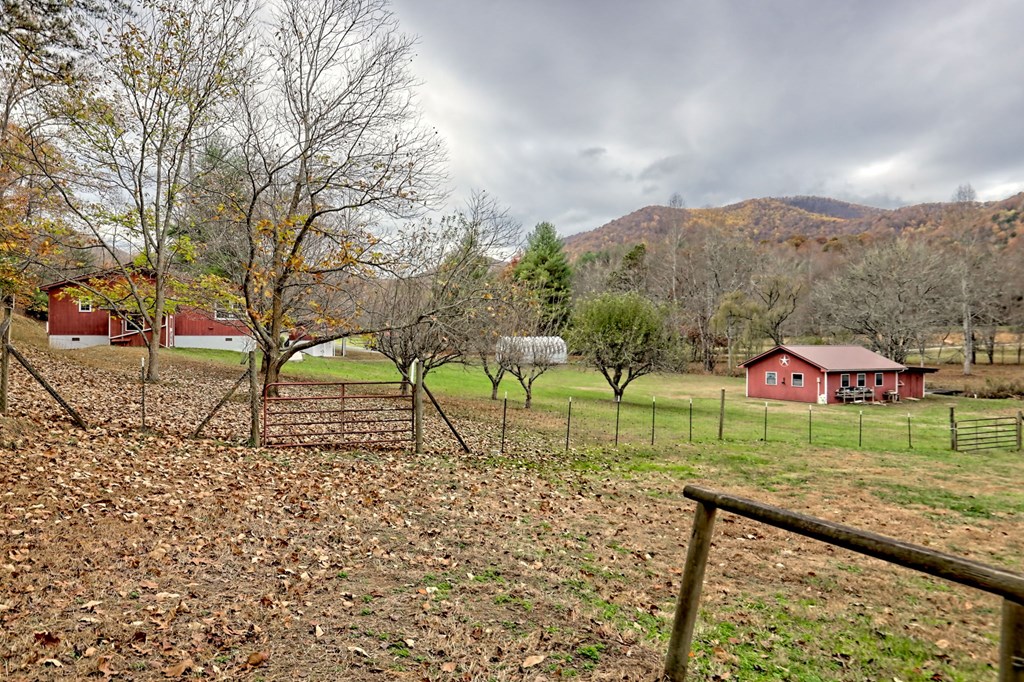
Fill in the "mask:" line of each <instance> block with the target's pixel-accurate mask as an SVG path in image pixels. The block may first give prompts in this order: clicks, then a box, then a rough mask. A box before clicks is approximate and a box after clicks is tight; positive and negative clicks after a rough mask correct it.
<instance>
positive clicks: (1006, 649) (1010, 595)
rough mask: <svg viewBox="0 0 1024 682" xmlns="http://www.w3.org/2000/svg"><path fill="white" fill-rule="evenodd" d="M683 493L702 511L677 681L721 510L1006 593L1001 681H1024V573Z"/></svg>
mask: <svg viewBox="0 0 1024 682" xmlns="http://www.w3.org/2000/svg"><path fill="white" fill-rule="evenodd" d="M683 496H684V497H687V498H689V499H691V500H694V501H695V502H696V503H697V511H696V513H695V515H694V517H693V529H692V531H691V534H690V543H689V545H688V548H687V551H686V565H685V568H684V569H683V580H682V585H681V587H680V590H679V600H678V601H677V602H676V610H675V618H674V621H673V625H672V638H671V640H670V641H669V648H668V656H667V657H666V660H665V678H666V679H668V680H670V681H671V682H683V681H684V680H685V679H686V670H687V664H688V663H689V658H690V644H691V641H692V639H693V630H694V625H695V624H696V621H697V610H698V608H699V606H700V594H701V590H702V588H703V585H704V569H705V567H706V566H707V560H708V554H709V553H710V551H711V539H712V534H713V533H714V526H715V514H716V512H717V511H718V510H719V509H722V510H724V511H728V512H732V513H733V514H738V515H740V516H744V517H746V518H748V519H753V520H754V521H758V522H760V523H766V524H768V525H770V526H775V527H776V528H781V529H782V530H786V531H789V532H792V533H798V534H800V535H804V536H806V537H809V538H813V539H815V540H820V541H822V542H826V543H828V544H830V545H835V546H836V547H842V548H844V549H848V550H852V551H854V552H858V553H860V554H865V555H867V556H871V557H874V558H876V559H881V560H882V561H887V562H889V563H892V564H896V565H898V566H903V567H905V568H910V569H913V570H915V571H920V572H922V573H927V574H929V575H933V576H936V577H938V578H944V579H946V580H951V581H953V582H956V583H960V584H961V585H966V586H968V587H973V588H975V589H979V590H983V591H985V592H988V593H989V594H994V595H997V596H1000V597H1002V598H1003V609H1002V630H1001V633H1000V646H999V682H1024V575H1020V574H1017V573H1011V572H1010V571H1004V570H1002V569H999V568H995V567H992V566H988V565H986V564H982V563H980V562H977V561H971V560H969V559H964V558H963V557H958V556H953V555H951V554H944V553H942V552H936V551H935V550H932V549H929V548H927V547H920V546H918V545H912V544H910V543H907V542H901V541H899V540H895V539H893V538H888V537H885V536H884V535H878V534H876V533H869V532H867V531H863V530H860V529H857V528H852V527H850V526H844V525H841V524H838V523H834V522H832V521H826V520H823V519H817V518H814V517H812V516H807V515H805V514H798V513H797V512H793V511H790V510H788V509H781V508H779V507H773V506H771V505H767V504H764V503H761V502H756V501H754V500H748V499H745V498H742V497H737V496H735V495H728V494H725V493H720V492H716V491H714V490H710V489H708V488H704V487H701V486H695V485H688V486H686V487H685V488H684V489H683Z"/></svg>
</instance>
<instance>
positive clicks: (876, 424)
mask: <svg viewBox="0 0 1024 682" xmlns="http://www.w3.org/2000/svg"><path fill="white" fill-rule="evenodd" d="M171 352H173V353H179V354H187V355H188V356H190V357H201V358H206V359H210V360H216V361H219V362H235V363H237V362H238V359H237V358H238V356H237V354H235V353H230V352H226V351H199V350H189V351H184V350H175V351H171ZM283 375H284V376H285V377H286V378H287V377H292V378H301V379H311V380H325V381H341V380H348V381H397V380H398V379H399V378H400V376H399V374H398V372H397V371H396V370H395V368H394V367H393V365H392V364H391V363H390V362H388V361H387V360H384V359H381V358H378V357H374V356H368V355H367V354H365V353H362V354H359V356H358V357H357V358H314V357H308V356H307V357H306V358H305V359H304V360H303V361H302V362H301V363H292V364H289V365H288V366H287V367H286V368H285V372H284V373H283ZM426 381H427V385H428V386H429V387H430V389H431V391H432V392H433V393H434V394H435V395H438V396H444V397H445V398H447V399H449V400H452V399H454V400H455V401H456V406H455V409H456V410H458V408H460V407H461V408H469V406H470V405H471V406H472V407H471V408H470V409H471V411H472V412H473V413H474V414H476V415H477V416H478V417H479V418H481V419H482V420H483V421H485V422H489V423H491V424H492V425H493V426H494V427H495V428H497V429H500V426H501V419H502V407H503V405H502V404H501V403H502V401H501V400H499V401H497V402H495V401H490V400H488V398H489V396H490V388H491V387H490V383H489V382H488V380H487V378H486V377H485V376H484V374H483V372H482V371H480V370H479V369H478V368H475V367H466V366H462V365H448V366H445V367H441V368H438V369H436V370H434V371H432V372H431V373H429V374H428V375H427V379H426ZM723 390H724V391H725V414H724V423H723V424H722V439H723V440H724V441H729V442H741V443H769V444H771V443H776V444H779V443H782V444H786V445H790V446H800V445H811V446H818V447H838V448H853V449H857V450H865V451H873V452H908V453H909V452H916V453H948V452H949V451H950V449H951V445H950V443H951V438H950V435H951V434H950V409H951V408H955V414H956V418H957V419H971V418H979V417H994V416H1011V417H1012V416H1014V415H1016V413H1017V411H1018V410H1019V409H1020V408H1021V403H1020V401H1017V400H980V399H971V398H950V397H941V396H929V397H927V398H926V399H924V400H921V401H905V402H902V403H899V404H850V405H827V406H823V405H814V406H808V405H806V404H802V403H789V402H783V401H767V402H766V401H764V400H758V399H747V398H745V397H744V382H743V379H742V378H735V377H725V376H708V375H691V374H683V375H680V374H672V375H660V374H659V375H649V376H645V377H641V378H640V379H638V380H636V381H635V382H633V383H632V384H631V385H630V386H629V388H628V389H627V390H626V393H625V397H624V399H623V402H622V404H621V405H620V406H618V405H616V404H615V403H614V402H613V400H612V392H611V389H610V388H609V387H608V385H607V383H606V382H605V381H604V379H603V377H601V375H600V374H599V373H597V372H596V371H593V370H587V369H583V368H579V367H573V366H566V367H559V368H555V369H552V370H550V371H549V372H547V373H546V374H544V375H543V376H541V377H540V378H539V379H537V381H536V383H535V384H534V398H533V408H532V410H531V411H526V410H523V409H522V402H523V399H524V392H523V390H522V388H521V387H520V386H519V384H518V382H516V381H515V379H514V378H512V377H506V378H505V380H504V381H503V382H502V385H501V388H500V391H499V395H500V397H501V398H504V397H505V396H506V395H507V396H508V411H507V419H508V427H509V428H512V429H520V428H527V426H528V427H529V428H531V429H540V430H542V431H543V430H546V431H547V432H548V433H549V434H551V435H552V436H554V435H555V434H560V435H561V437H562V440H563V441H564V437H565V432H566V427H567V426H568V427H569V441H570V446H581V447H583V446H591V445H613V444H615V442H616V421H617V420H618V444H619V445H620V446H626V445H632V446H644V445H646V446H649V445H650V444H651V431H652V426H653V430H654V441H655V444H656V445H657V444H672V443H676V444H678V443H686V442H697V443H706V442H709V441H714V440H718V435H719V418H720V410H721V395H722V391H723ZM570 399H571V400H572V415H571V423H570V424H568V425H567V419H568V418H569V416H570V415H569V401H570Z"/></svg>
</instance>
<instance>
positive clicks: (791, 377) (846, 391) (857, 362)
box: [740, 345, 937, 404]
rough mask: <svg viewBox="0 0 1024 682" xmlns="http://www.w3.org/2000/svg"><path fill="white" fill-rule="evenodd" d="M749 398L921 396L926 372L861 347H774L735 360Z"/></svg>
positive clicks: (885, 398)
mask: <svg viewBox="0 0 1024 682" xmlns="http://www.w3.org/2000/svg"><path fill="white" fill-rule="evenodd" d="M740 367H743V368H744V369H745V370H746V379H747V381H746V395H747V397H748V398H767V399H769V400H793V401H796V402H802V403H818V404H827V403H845V402H864V401H867V402H876V401H892V402H895V401H897V400H899V399H900V398H922V397H924V389H925V381H924V377H925V375H926V374H928V373H931V372H935V371H937V370H935V369H931V368H927V367H907V366H905V365H901V364H900V363H898V362H894V361H892V360H890V359H889V358H887V357H885V356H883V355H879V354H878V353H875V352H874V351H871V350H868V349H867V348H864V347H862V346H784V345H783V346H776V347H774V348H772V349H771V350H769V351H766V352H764V353H761V354H760V355H756V356H754V357H752V358H750V359H749V360H747V361H746V362H743V363H741V364H740Z"/></svg>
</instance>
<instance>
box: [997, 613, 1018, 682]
mask: <svg viewBox="0 0 1024 682" xmlns="http://www.w3.org/2000/svg"><path fill="white" fill-rule="evenodd" d="M999 682H1024V606H1022V605H1021V604H1018V603H1017V602H1015V601H1011V600H1010V599H1004V600H1003V625H1002V632H1001V633H1000V636H999Z"/></svg>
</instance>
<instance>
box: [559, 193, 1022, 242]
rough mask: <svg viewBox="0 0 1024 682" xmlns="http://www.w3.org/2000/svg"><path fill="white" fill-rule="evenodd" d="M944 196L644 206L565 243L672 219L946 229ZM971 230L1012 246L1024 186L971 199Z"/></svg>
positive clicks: (619, 237)
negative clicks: (905, 202) (998, 197)
mask: <svg viewBox="0 0 1024 682" xmlns="http://www.w3.org/2000/svg"><path fill="white" fill-rule="evenodd" d="M948 206H949V204H947V203H931V204H918V205H914V206H905V207H902V208H897V209H891V210H887V209H880V208H873V207H869V206H860V205H857V204H850V203H847V202H842V201H837V200H835V199H828V198H825V197H784V198H765V199H749V200H747V201H741V202H739V203H736V204H731V205H729V206H723V207H720V208H690V209H687V208H671V207H668V206H647V207H644V208H641V209H639V210H637V211H634V212H632V213H630V214H629V215H626V216H623V217H621V218H617V219H616V220H613V221H611V222H609V223H606V224H605V225H602V226H601V227H598V228H596V229H594V230H591V231H589V232H582V233H579V234H575V235H571V236H569V237H567V238H566V240H565V250H566V253H568V254H569V255H570V256H571V257H573V258H575V257H578V256H580V255H582V254H584V253H587V252H601V251H612V252H616V251H618V250H621V249H623V248H628V247H629V246H630V245H632V244H636V243H638V242H644V243H648V244H658V243H661V242H664V241H665V240H666V238H667V236H668V235H669V234H670V233H671V232H672V231H673V230H675V229H678V228H679V227H680V226H681V227H682V229H683V230H684V232H688V231H691V230H699V229H701V228H714V229H718V230H722V231H724V232H725V233H726V234H731V235H734V236H735V237H736V238H740V239H746V240H750V241H753V242H755V243H760V242H770V243H782V242H786V241H789V242H791V243H800V242H803V241H807V240H813V241H817V242H819V243H821V244H826V243H828V242H829V241H836V240H840V241H841V240H842V239H843V238H851V237H859V238H861V239H862V240H865V239H866V240H869V241H870V240H873V239H877V238H881V237H886V236H894V235H903V234H910V235H919V236H922V237H938V238H943V237H946V236H948V235H947V232H948V229H949V228H948V226H946V225H945V224H944V220H943V219H944V217H945V215H946V212H947V210H948ZM979 206H980V210H979V212H978V216H977V218H976V220H975V223H974V227H975V229H976V230H977V231H978V232H980V233H982V234H983V235H984V236H985V239H986V241H988V242H989V243H992V244H994V245H1012V244H1014V243H1016V242H1017V241H1020V240H1021V236H1022V235H1024V193H1020V194H1017V195H1014V196H1012V197H1009V198H1007V199H1004V200H1002V201H993V202H987V203H982V204H980V205H979Z"/></svg>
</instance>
